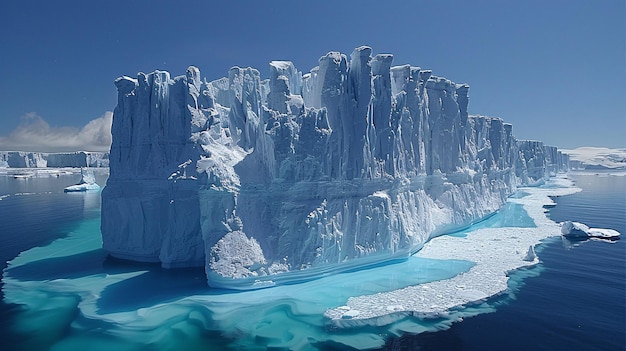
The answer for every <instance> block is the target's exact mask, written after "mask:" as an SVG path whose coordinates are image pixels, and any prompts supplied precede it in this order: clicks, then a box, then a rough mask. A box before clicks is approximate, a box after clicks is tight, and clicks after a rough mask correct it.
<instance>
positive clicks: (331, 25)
mask: <svg viewBox="0 0 626 351" xmlns="http://www.w3.org/2000/svg"><path fill="white" fill-rule="evenodd" d="M360 45H369V46H371V47H372V48H373V51H374V53H392V54H394V64H398V65H399V64H405V63H410V64H412V65H414V66H420V67H422V68H427V69H432V70H433V73H434V74H435V75H439V76H444V77H446V78H449V79H451V80H453V81H455V82H457V83H468V84H470V86H471V89H470V105H469V110H470V113H473V114H482V115H489V116H498V117H502V118H503V119H504V120H506V121H507V122H511V123H513V131H514V134H515V135H516V136H517V137H518V138H519V139H537V140H543V141H544V142H546V143H548V144H551V145H556V146H559V147H562V148H573V147H577V146H584V145H591V146H607V147H625V146H626V138H625V135H626V2H624V1H623V0H599V1H591V0H584V1H582V0H571V1H564V0H541V1H539V0H525V1H512V0H511V1H507V0H477V1H393V0H386V1H368V0H360V1H296V0H293V1H278V0H275V1H224V2H221V3H218V2H217V1H162V0H156V1H132V0H131V1H117V0H115V1H98V2H92V1H74V0H67V1H28V0H24V1H3V2H2V3H1V4H0V48H1V52H2V54H1V55H0V57H1V59H0V77H2V78H1V79H0V96H1V98H0V120H1V121H2V123H0V148H1V149H11V148H12V149H17V148H21V149H26V148H31V149H37V148H39V149H42V148H48V149H55V150H56V149H59V150H60V149H63V145H60V146H59V145H57V144H58V140H69V141H71V143H70V144H71V145H72V146H71V147H70V148H75V147H78V146H79V145H80V143H81V142H85V143H87V145H85V146H84V148H90V147H91V148H97V147H99V146H98V145H100V144H98V145H96V144H94V145H88V144H89V143H88V142H86V141H85V140H90V139H93V138H101V140H100V141H102V140H104V139H102V138H104V136H103V135H101V133H105V129H103V128H101V125H103V124H106V123H110V114H108V113H107V111H112V110H113V109H114V108H115V104H116V101H117V94H116V90H115V86H114V85H113V80H114V79H115V78H116V77H118V76H120V75H131V76H135V75H136V73H137V72H139V71H143V72H150V71H152V70H155V69H165V70H168V71H170V72H171V73H172V75H181V74H183V73H184V72H185V69H186V68H187V66H189V65H196V66H198V67H199V68H200V70H201V73H202V75H203V76H205V77H206V78H207V79H208V80H213V79H217V78H220V77H223V76H225V75H226V74H227V71H228V69H229V68H230V67H232V66H235V65H238V66H252V67H255V68H258V69H259V70H260V71H261V73H262V75H263V76H267V74H268V72H269V68H268V62H269V61H271V60H276V59H279V60H291V61H293V62H294V64H295V65H296V67H298V68H299V69H300V70H302V71H304V72H307V71H308V70H309V69H310V68H312V67H314V66H315V65H316V64H317V60H318V59H319V57H320V56H322V55H324V54H325V53H327V52H328V51H341V52H344V53H346V54H349V53H351V52H352V49H353V48H355V47H357V46H360ZM90 121H91V124H90V126H87V124H88V123H90ZM46 138H54V139H56V140H57V144H54V145H53V144H50V143H48V144H45V143H42V142H43V141H44V140H45V139H46ZM104 142H106V140H104ZM29 143H32V145H28V144H29ZM38 143H39V144H38ZM61 144H62V143H61ZM41 151H48V150H41Z"/></svg>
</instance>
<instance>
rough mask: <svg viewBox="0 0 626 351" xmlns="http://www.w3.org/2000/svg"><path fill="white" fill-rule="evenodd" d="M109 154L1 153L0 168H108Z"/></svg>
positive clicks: (90, 152) (82, 152) (85, 152)
mask: <svg viewBox="0 0 626 351" xmlns="http://www.w3.org/2000/svg"><path fill="white" fill-rule="evenodd" d="M108 166H109V153H108V152H92V151H76V152H62V153H47V152H26V151H0V167H4V168H44V167H49V168H63V167H76V168H78V167H108Z"/></svg>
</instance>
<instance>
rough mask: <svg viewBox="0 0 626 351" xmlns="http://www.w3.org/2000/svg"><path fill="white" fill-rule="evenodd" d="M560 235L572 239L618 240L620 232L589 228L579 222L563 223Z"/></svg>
mask: <svg viewBox="0 0 626 351" xmlns="http://www.w3.org/2000/svg"><path fill="white" fill-rule="evenodd" d="M561 234H563V236H564V237H566V238H572V239H586V238H599V239H619V236H620V232H618V231H617V230H614V229H605V228H589V227H588V226H587V225H585V224H583V223H580V222H572V221H565V222H563V223H561Z"/></svg>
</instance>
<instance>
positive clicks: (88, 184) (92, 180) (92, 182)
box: [63, 169, 100, 193]
mask: <svg viewBox="0 0 626 351" xmlns="http://www.w3.org/2000/svg"><path fill="white" fill-rule="evenodd" d="M80 176H81V177H80V182H78V184H75V185H70V186H68V187H65V189H63V191H64V192H66V193H69V192H78V191H93V190H100V185H98V184H97V183H96V177H95V176H94V175H93V171H88V170H82V169H81V170H80Z"/></svg>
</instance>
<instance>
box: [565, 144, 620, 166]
mask: <svg viewBox="0 0 626 351" xmlns="http://www.w3.org/2000/svg"><path fill="white" fill-rule="evenodd" d="M563 153H566V154H568V155H569V157H570V158H571V161H572V168H574V169H614V170H615V169H624V170H626V149H609V148H606V147H592V146H586V147H579V148H576V149H571V150H563Z"/></svg>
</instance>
